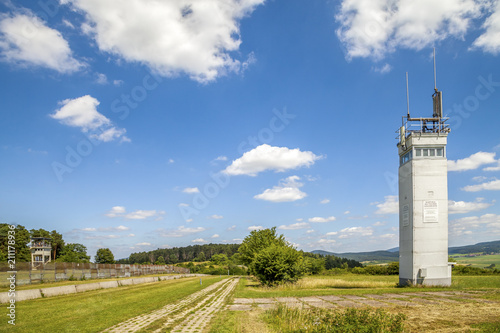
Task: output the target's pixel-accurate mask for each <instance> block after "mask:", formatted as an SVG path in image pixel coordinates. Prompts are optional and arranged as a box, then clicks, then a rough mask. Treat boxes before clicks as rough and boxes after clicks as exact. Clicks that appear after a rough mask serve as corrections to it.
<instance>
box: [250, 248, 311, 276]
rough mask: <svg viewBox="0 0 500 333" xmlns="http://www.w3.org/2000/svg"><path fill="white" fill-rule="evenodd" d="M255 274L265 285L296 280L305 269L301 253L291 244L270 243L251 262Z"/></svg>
mask: <svg viewBox="0 0 500 333" xmlns="http://www.w3.org/2000/svg"><path fill="white" fill-rule="evenodd" d="M253 271H254V274H255V276H256V277H257V278H258V279H259V280H260V281H261V283H263V284H265V285H274V284H278V283H283V282H295V281H297V280H298V279H299V278H300V277H301V276H302V275H303V274H304V271H305V266H304V261H303V258H302V254H301V253H300V252H299V251H297V250H296V249H294V248H293V247H292V246H282V245H278V244H272V245H271V246H268V247H266V248H265V249H263V250H261V251H260V252H259V253H258V254H257V255H256V257H255V262H254V263H253Z"/></svg>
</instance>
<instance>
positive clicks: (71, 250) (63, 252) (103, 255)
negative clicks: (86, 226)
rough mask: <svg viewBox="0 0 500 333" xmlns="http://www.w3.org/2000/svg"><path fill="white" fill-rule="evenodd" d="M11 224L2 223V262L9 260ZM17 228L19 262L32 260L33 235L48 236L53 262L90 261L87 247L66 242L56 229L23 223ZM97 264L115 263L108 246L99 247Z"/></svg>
mask: <svg viewBox="0 0 500 333" xmlns="http://www.w3.org/2000/svg"><path fill="white" fill-rule="evenodd" d="M9 230H11V229H10V228H9V224H7V223H0V262H6V261H7V258H8V256H7V253H8V246H9V243H8V231H9ZM14 230H15V239H16V242H15V245H14V247H15V252H16V261H17V262H30V261H31V252H30V248H29V244H30V243H31V238H33V237H43V238H48V239H49V241H50V244H51V247H52V248H51V260H52V261H53V262H76V263H88V262H90V256H89V255H87V247H85V245H83V244H79V243H66V242H65V241H64V239H63V236H62V234H60V233H59V232H57V231H56V230H52V231H48V230H45V229H31V230H27V229H26V228H25V227H24V226H22V225H20V224H19V225H17V226H16V228H15V229H14ZM94 262H95V263H97V264H113V263H115V260H114V256H113V253H112V252H111V250H110V249H108V248H103V249H98V250H97V253H96V256H95V260H94Z"/></svg>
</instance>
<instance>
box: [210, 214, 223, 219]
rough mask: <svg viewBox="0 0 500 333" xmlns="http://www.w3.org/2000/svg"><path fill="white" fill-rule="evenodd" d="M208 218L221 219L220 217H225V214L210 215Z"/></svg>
mask: <svg viewBox="0 0 500 333" xmlns="http://www.w3.org/2000/svg"><path fill="white" fill-rule="evenodd" d="M208 218H209V219H211V220H220V219H223V218H224V216H222V215H217V214H214V215H210V216H209V217H208Z"/></svg>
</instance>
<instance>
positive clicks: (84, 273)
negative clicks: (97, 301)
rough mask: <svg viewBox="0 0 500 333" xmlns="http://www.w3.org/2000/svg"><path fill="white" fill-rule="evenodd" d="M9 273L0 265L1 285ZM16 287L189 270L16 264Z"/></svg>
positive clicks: (91, 264) (121, 266)
mask: <svg viewBox="0 0 500 333" xmlns="http://www.w3.org/2000/svg"><path fill="white" fill-rule="evenodd" d="M11 271H12V269H11V268H10V267H9V265H8V264H7V263H0V285H1V286H6V285H8V283H9V281H8V280H7V278H8V277H9V276H10V273H9V272H11ZM15 271H16V272H17V273H16V284H17V285H24V284H32V283H46V282H56V281H64V280H91V279H105V278H123V277H133V276H139V275H150V274H171V273H177V274H189V269H187V268H183V267H177V266H171V265H128V264H93V263H85V264H84V263H74V262H49V263H46V264H45V265H38V266H36V267H33V266H32V265H31V263H29V262H22V263H20V262H17V263H16V269H15Z"/></svg>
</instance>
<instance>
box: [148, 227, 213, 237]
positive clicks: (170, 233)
mask: <svg viewBox="0 0 500 333" xmlns="http://www.w3.org/2000/svg"><path fill="white" fill-rule="evenodd" d="M205 230H206V229H205V228H203V227H197V228H186V227H184V226H182V225H181V226H180V227H178V228H177V229H168V230H166V229H157V230H155V234H159V235H160V236H161V237H184V236H187V235H192V234H196V233H199V232H202V231H205Z"/></svg>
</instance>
